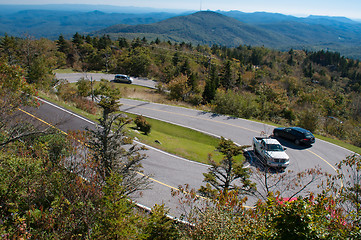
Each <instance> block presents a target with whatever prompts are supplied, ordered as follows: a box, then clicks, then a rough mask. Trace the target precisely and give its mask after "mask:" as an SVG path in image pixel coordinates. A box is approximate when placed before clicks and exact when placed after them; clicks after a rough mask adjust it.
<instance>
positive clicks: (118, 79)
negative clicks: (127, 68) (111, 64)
mask: <svg viewBox="0 0 361 240" xmlns="http://www.w3.org/2000/svg"><path fill="white" fill-rule="evenodd" d="M111 82H115V83H129V84H131V83H132V82H133V79H132V78H130V77H129V76H128V75H124V74H117V75H115V76H114V79H113V80H112V81H111Z"/></svg>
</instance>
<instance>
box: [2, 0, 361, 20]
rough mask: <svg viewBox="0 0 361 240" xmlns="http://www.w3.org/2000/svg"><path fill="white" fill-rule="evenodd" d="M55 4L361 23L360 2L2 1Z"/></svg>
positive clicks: (256, 0) (188, 0)
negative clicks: (274, 15) (344, 19)
mask: <svg viewBox="0 0 361 240" xmlns="http://www.w3.org/2000/svg"><path fill="white" fill-rule="evenodd" d="M52 4H73V5H78V4H80V5H93V6H97V5H99V6H107V5H108V6H116V7H141V8H153V9H167V10H178V11H187V10H189V11H199V10H212V11H217V10H221V11H231V10H237V11H242V12H249V13H252V12H270V13H280V14H285V15H293V16H298V17H305V16H309V15H320V16H333V17H347V18H352V19H361V13H360V12H359V9H361V1H358V0H345V1H342V2H341V1H335V0H329V1H326V0H318V1H311V0H304V1H290V0H288V1H286V0H275V1H272V2H270V1H267V0H255V1H253V2H245V1H244V3H242V2H241V1H236V0H224V1H222V2H219V1H215V0H199V1H193V0H183V1H181V2H172V1H166V0H153V1H149V0H148V1H146V0H132V1H130V0H129V1H128V0H125V1H119V0H33V1H31V2H29V1H26V0H12V1H11V2H9V1H8V0H7V1H4V0H0V5H52Z"/></svg>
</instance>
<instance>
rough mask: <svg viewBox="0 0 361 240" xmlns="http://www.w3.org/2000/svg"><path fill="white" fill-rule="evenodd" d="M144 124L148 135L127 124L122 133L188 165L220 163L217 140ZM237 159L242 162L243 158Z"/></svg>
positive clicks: (66, 105)
mask: <svg viewBox="0 0 361 240" xmlns="http://www.w3.org/2000/svg"><path fill="white" fill-rule="evenodd" d="M39 95H40V97H41V98H44V99H45V100H47V101H51V102H53V103H55V104H57V105H59V106H61V107H63V108H65V109H68V110H70V111H72V112H74V113H76V114H78V115H81V116H83V117H86V118H88V119H90V120H92V121H94V122H97V119H99V118H100V115H92V114H89V113H86V112H84V111H82V110H80V109H78V108H76V107H75V106H73V105H72V104H71V103H66V102H64V101H62V100H59V99H58V98H56V96H51V95H45V94H41V93H40V94H39ZM126 114H127V115H128V116H129V117H131V118H133V119H134V118H135V117H136V115H133V114H129V113H126ZM146 120H147V121H148V122H149V123H150V124H151V126H152V127H151V132H150V134H149V135H145V134H143V133H141V132H138V131H136V130H135V128H136V125H135V124H134V123H131V124H129V125H128V126H127V128H126V131H127V132H128V133H129V134H130V136H132V137H136V138H137V139H139V141H140V142H142V143H144V144H147V145H149V146H152V147H155V148H158V149H160V150H163V151H165V152H168V153H171V154H174V155H177V156H179V157H183V158H186V159H189V160H192V161H197V162H200V163H208V155H209V154H212V158H213V159H214V160H215V161H220V160H221V159H222V155H221V154H220V153H219V152H218V151H216V147H217V146H218V143H219V139H218V138H216V137H213V136H210V135H207V134H204V133H201V132H198V131H195V130H192V129H189V128H185V127H181V126H178V125H174V124H170V123H167V122H163V121H159V120H155V119H151V118H146ZM241 158H243V156H242V157H241Z"/></svg>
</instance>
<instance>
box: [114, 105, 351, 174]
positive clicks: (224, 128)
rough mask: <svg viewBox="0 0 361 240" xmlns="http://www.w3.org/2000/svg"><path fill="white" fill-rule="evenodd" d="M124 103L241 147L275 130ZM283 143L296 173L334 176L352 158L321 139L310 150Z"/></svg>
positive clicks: (189, 111) (177, 109)
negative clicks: (317, 171) (314, 170)
mask: <svg viewBox="0 0 361 240" xmlns="http://www.w3.org/2000/svg"><path fill="white" fill-rule="evenodd" d="M120 103H121V104H122V106H121V108H120V110H121V111H124V112H129V113H133V114H139V115H143V116H147V117H151V118H156V119H159V120H162V121H167V122H171V123H174V124H178V125H182V126H186V127H189V128H193V129H196V130H199V131H202V132H207V133H210V134H212V135H216V136H223V137H225V138H228V139H231V140H232V141H234V142H235V143H238V144H241V145H251V144H252V138H253V137H254V136H260V135H262V134H266V135H271V134H272V131H273V128H274V127H273V126H270V125H267V124H263V123H258V122H254V121H249V120H245V119H240V118H233V117H229V116H224V115H217V114H214V113H209V112H204V111H198V110H193V109H188V108H182V107H174V106H169V105H164V104H156V103H149V102H143V101H138V100H129V99H121V100H120ZM280 142H281V144H282V145H284V146H285V147H286V148H287V154H288V155H289V156H290V165H289V167H288V168H289V169H291V170H294V171H296V172H298V171H302V170H305V169H309V168H313V167H316V166H319V167H321V168H322V170H323V171H325V172H328V173H334V172H335V165H336V164H337V163H338V162H340V161H341V160H343V159H345V158H346V157H347V156H349V155H350V154H352V152H351V151H349V150H347V149H345V148H342V147H339V146H336V145H334V144H331V143H328V142H325V141H322V140H320V139H317V140H316V143H315V144H313V146H312V147H310V148H307V147H302V146H297V145H295V144H293V143H290V142H288V141H285V140H282V139H280Z"/></svg>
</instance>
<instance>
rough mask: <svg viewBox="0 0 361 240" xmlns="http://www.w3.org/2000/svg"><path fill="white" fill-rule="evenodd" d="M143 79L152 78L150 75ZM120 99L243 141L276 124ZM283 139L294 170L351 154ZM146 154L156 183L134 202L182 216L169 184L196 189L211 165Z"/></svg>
mask: <svg viewBox="0 0 361 240" xmlns="http://www.w3.org/2000/svg"><path fill="white" fill-rule="evenodd" d="M108 77H110V76H108ZM78 79H79V78H78ZM93 80H94V79H93ZM144 81H148V83H149V80H144ZM152 84H153V86H154V84H155V83H154V82H153V81H152V83H151V84H150V85H152ZM120 103H121V104H122V106H121V109H120V110H121V111H124V112H129V113H134V114H140V115H143V116H147V117H151V118H155V119H159V120H162V121H167V122H171V123H174V124H178V125H181V126H185V127H189V128H193V129H196V130H198V131H202V132H205V133H209V134H212V135H215V136H223V137H225V138H228V139H231V140H232V141H234V142H236V143H238V144H240V145H251V143H252V138H253V137H254V136H259V135H270V134H271V133H272V130H273V128H274V127H272V126H270V125H266V124H262V123H258V122H253V121H249V120H245V119H239V118H233V117H229V116H223V115H216V114H212V113H209V112H203V111H197V110H192V109H187V108H182V107H173V106H168V105H163V104H155V103H149V102H142V101H136V100H129V99H121V100H120ZM27 111H29V112H31V113H32V114H34V115H36V117H38V118H39V119H42V120H44V121H45V122H49V123H61V124H58V125H57V127H58V128H60V129H62V130H64V131H67V130H77V129H80V130H82V129H85V127H86V126H90V127H91V126H93V123H91V122H90V121H88V120H86V119H84V118H81V117H79V116H76V115H74V114H72V113H70V112H68V111H66V110H62V109H60V108H59V107H56V106H55V105H53V104H50V103H46V102H44V103H43V104H42V105H41V107H40V108H39V109H37V110H34V109H27ZM280 142H281V144H282V145H284V146H285V147H286V148H287V153H288V155H289V156H290V165H289V167H288V169H290V170H294V171H295V172H299V171H302V170H305V169H310V168H313V167H316V166H319V167H320V168H321V169H322V170H323V171H325V172H328V173H331V174H332V173H334V172H335V167H334V166H335V164H337V163H338V162H339V161H341V160H343V159H345V158H346V157H347V156H348V155H350V154H352V152H351V151H349V150H346V149H344V148H341V147H338V146H336V145H333V144H330V143H328V142H325V141H322V140H320V139H317V140H316V143H315V144H314V145H313V146H312V147H309V148H306V147H301V146H297V145H294V144H293V143H290V142H288V141H283V140H280ZM139 144H140V143H139ZM146 154H147V155H148V158H147V159H146V160H145V161H144V162H143V166H144V171H145V172H146V173H147V174H150V175H152V180H153V185H152V189H151V190H146V191H144V192H143V195H142V196H139V197H138V198H136V201H137V202H139V203H140V204H143V205H145V206H148V207H152V206H154V204H162V203H164V204H165V206H167V207H169V208H170V212H169V213H170V214H171V215H172V216H176V217H179V216H180V214H182V211H181V210H180V209H178V208H177V207H178V206H179V205H178V200H177V199H175V198H173V197H171V194H170V193H171V189H172V188H173V189H175V188H177V187H178V186H179V185H183V184H189V185H190V187H191V188H195V189H198V188H199V187H200V186H201V185H202V180H203V175H202V173H204V172H206V171H207V169H208V166H206V165H204V164H199V163H196V162H192V161H188V160H186V159H182V158H179V157H176V156H172V155H169V154H167V153H165V152H162V151H159V150H157V149H154V148H150V149H149V150H147V151H146ZM251 164H252V161H251Z"/></svg>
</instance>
